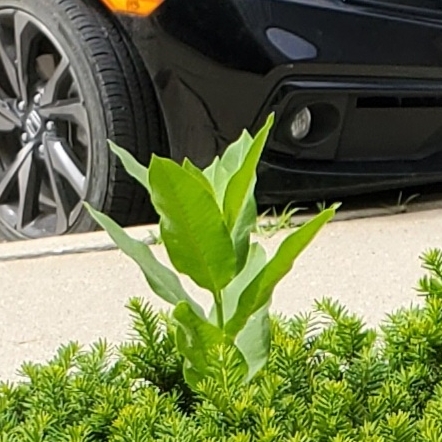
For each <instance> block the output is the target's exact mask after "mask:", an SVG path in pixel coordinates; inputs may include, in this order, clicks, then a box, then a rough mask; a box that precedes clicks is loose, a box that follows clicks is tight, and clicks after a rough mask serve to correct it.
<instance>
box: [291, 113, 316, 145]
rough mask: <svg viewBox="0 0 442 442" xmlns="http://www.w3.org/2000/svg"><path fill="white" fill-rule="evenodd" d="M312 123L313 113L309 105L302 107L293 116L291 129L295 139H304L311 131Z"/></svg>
mask: <svg viewBox="0 0 442 442" xmlns="http://www.w3.org/2000/svg"><path fill="white" fill-rule="evenodd" d="M311 125H312V113H311V112H310V109H309V108H308V107H304V108H303V109H301V110H300V111H299V112H298V113H297V114H296V115H295V117H294V118H293V121H292V125H291V126H290V131H291V133H292V137H293V138H294V139H295V140H302V139H303V138H305V137H306V136H307V135H308V134H309V132H310V128H311Z"/></svg>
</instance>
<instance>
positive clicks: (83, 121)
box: [40, 98, 89, 130]
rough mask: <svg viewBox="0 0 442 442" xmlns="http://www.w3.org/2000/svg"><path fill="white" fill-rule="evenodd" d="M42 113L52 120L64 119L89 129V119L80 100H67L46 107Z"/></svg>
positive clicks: (41, 110) (42, 109)
mask: <svg viewBox="0 0 442 442" xmlns="http://www.w3.org/2000/svg"><path fill="white" fill-rule="evenodd" d="M40 113H41V114H42V115H43V116H44V117H46V118H50V119H57V118H59V119H62V120H66V121H69V122H71V123H75V124H78V125H79V126H81V127H82V128H83V129H85V130H87V129H88V126H89V125H88V117H87V112H86V109H85V107H84V105H83V103H82V102H81V101H80V100H79V99H78V98H67V99H64V100H59V101H56V102H55V103H53V104H50V105H48V106H44V107H42V108H41V109H40Z"/></svg>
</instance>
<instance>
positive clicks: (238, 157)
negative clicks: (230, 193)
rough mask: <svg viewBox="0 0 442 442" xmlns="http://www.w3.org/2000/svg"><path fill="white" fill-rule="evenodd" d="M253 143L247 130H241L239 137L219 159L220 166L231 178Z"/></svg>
mask: <svg viewBox="0 0 442 442" xmlns="http://www.w3.org/2000/svg"><path fill="white" fill-rule="evenodd" d="M252 143H253V137H252V136H251V135H250V133H249V132H248V131H247V130H243V131H242V133H241V136H240V137H239V138H238V140H236V141H235V142H233V143H232V144H231V145H230V146H228V147H227V149H226V150H225V152H224V154H223V156H222V157H221V161H220V163H221V166H222V167H223V168H224V169H225V170H226V171H227V172H228V173H229V175H230V177H232V176H233V175H234V174H235V173H236V172H237V171H238V169H239V168H240V166H241V164H242V163H243V162H244V159H245V157H246V155H247V153H248V152H249V150H250V146H251V145H252Z"/></svg>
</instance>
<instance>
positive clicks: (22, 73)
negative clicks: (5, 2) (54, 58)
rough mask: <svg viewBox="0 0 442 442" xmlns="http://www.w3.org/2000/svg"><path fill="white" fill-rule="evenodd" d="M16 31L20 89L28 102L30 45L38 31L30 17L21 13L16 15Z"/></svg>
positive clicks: (18, 12) (23, 97)
mask: <svg viewBox="0 0 442 442" xmlns="http://www.w3.org/2000/svg"><path fill="white" fill-rule="evenodd" d="M14 31H15V49H16V64H17V82H18V89H19V93H20V97H21V99H22V100H24V101H25V102H27V101H28V75H29V61H30V60H29V56H30V52H31V44H30V43H31V40H32V38H33V36H34V35H33V32H34V33H35V32H36V31H35V29H34V28H33V26H32V24H31V21H30V20H29V16H28V15H26V14H24V13H23V12H20V11H17V12H16V13H15V14H14Z"/></svg>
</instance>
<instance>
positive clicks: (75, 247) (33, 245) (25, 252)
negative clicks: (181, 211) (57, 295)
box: [0, 199, 442, 263]
mask: <svg viewBox="0 0 442 442" xmlns="http://www.w3.org/2000/svg"><path fill="white" fill-rule="evenodd" d="M440 209H442V199H441V200H436V201H434V200H433V201H428V202H422V203H413V204H412V205H410V206H409V207H406V206H400V205H399V206H389V207H383V208H367V209H355V210H351V209H349V210H341V211H338V213H337V214H336V217H335V218H334V219H333V220H332V221H331V222H332V223H336V222H344V221H355V220H358V219H366V218H382V217H388V216H395V215H399V214H406V213H415V212H420V211H432V210H440ZM315 214H316V212H314V211H309V212H307V213H304V214H297V215H295V216H293V217H292V220H291V225H292V226H299V225H301V224H303V223H305V222H306V221H308V220H310V219H311V218H312V216H314V215H315ZM272 223H275V218H273V217H271V216H269V217H266V218H264V219H263V220H261V222H260V225H261V226H265V225H269V224H270V225H271V224H272ZM126 231H127V233H128V234H129V235H130V236H132V237H133V238H135V239H137V240H139V241H142V242H144V243H146V244H155V242H156V240H155V237H157V236H158V225H157V224H149V225H145V226H139V227H130V228H128V229H127V230H126ZM116 249H117V247H116V245H115V243H114V242H113V241H112V240H111V239H110V238H109V236H108V234H107V233H106V232H103V231H97V232H91V233H82V234H76V235H66V236H60V237H50V238H42V239H36V240H32V241H15V242H5V243H0V263H2V262H7V261H19V260H28V259H37V258H45V257H49V256H63V255H75V254H81V253H91V252H107V251H111V250H116Z"/></svg>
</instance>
